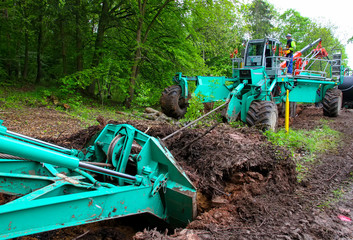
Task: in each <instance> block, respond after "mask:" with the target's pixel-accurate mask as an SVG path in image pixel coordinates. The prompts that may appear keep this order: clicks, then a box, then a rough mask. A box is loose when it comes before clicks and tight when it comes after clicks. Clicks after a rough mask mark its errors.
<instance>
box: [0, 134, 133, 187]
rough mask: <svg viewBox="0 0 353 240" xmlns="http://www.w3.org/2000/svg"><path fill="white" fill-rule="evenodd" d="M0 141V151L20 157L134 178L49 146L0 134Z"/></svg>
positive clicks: (34, 140)
mask: <svg viewBox="0 0 353 240" xmlns="http://www.w3.org/2000/svg"><path fill="white" fill-rule="evenodd" d="M7 134H9V132H7ZM11 134H12V135H11V136H21V138H22V137H25V138H26V139H27V140H31V141H33V142H35V143H37V142H39V141H40V140H37V139H33V138H28V137H26V136H23V135H20V134H16V133H15V134H13V133H12V132H11ZM9 135H10V134H9ZM0 142H2V144H0V152H1V153H5V154H9V155H13V156H17V157H21V158H24V159H28V160H32V161H37V162H43V163H49V164H53V165H56V166H62V167H66V168H69V169H76V168H82V169H86V170H91V171H94V172H97V173H101V174H105V175H109V176H114V177H119V178H125V179H129V180H133V181H135V180H136V177H135V176H131V175H128V174H125V173H120V172H116V171H113V170H110V169H106V168H102V167H98V166H94V165H91V164H87V163H83V162H80V159H79V158H78V157H76V156H72V155H69V154H64V153H61V152H58V151H55V150H52V149H49V148H45V147H42V146H38V145H34V144H31V143H29V142H25V141H21V140H18V139H15V138H13V137H8V136H3V135H0ZM53 146H55V145H53ZM69 151H70V150H69Z"/></svg>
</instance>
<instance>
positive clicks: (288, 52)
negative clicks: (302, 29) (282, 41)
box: [285, 33, 296, 74]
mask: <svg viewBox="0 0 353 240" xmlns="http://www.w3.org/2000/svg"><path fill="white" fill-rule="evenodd" d="M286 38H287V46H286V49H285V50H286V57H287V58H289V61H287V68H288V70H287V73H289V74H292V73H293V52H294V50H295V48H296V45H295V42H294V41H293V39H292V35H291V34H289V33H288V34H287V36H286Z"/></svg>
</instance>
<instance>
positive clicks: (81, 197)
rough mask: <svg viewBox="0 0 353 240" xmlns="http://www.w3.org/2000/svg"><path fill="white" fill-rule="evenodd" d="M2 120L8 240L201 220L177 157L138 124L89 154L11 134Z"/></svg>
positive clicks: (114, 128)
mask: <svg viewBox="0 0 353 240" xmlns="http://www.w3.org/2000/svg"><path fill="white" fill-rule="evenodd" d="M2 123H3V121H2V120H0V192H1V193H3V194H8V195H12V196H15V197H12V198H11V199H14V200H12V201H9V202H7V203H5V204H3V205H0V238H2V239H9V238H14V237H19V236H24V235H29V234H34V233H38V232H44V231H49V230H54V229H59V228H64V227H70V226H75V225H81V224H86V223H91V222H97V221H102V220H107V219H113V218H118V217H123V216H128V215H133V214H141V213H149V214H153V215H155V216H157V217H158V218H160V219H162V220H165V221H166V222H168V223H170V224H171V225H172V226H185V225H186V224H187V223H188V222H189V221H191V220H192V219H193V218H194V217H195V215H196V190H195V187H194V186H193V184H192V183H191V181H190V180H189V179H188V178H187V176H186V174H185V173H184V172H183V170H182V169H181V168H180V167H179V166H178V164H177V162H176V161H175V159H174V158H173V156H172V155H171V153H170V152H169V151H168V150H167V149H166V148H165V147H164V146H163V145H162V144H161V143H160V142H159V141H158V140H157V139H156V138H154V137H151V136H148V135H147V134H145V133H143V132H141V131H139V130H137V129H135V128H134V127H132V126H131V125H127V124H122V125H112V124H108V125H107V126H106V127H105V128H104V129H103V130H102V131H101V133H100V134H99V136H98V137H97V138H96V140H95V141H94V144H93V145H91V146H89V147H88V148H86V149H85V150H84V151H78V150H75V149H67V148H64V147H61V146H57V145H54V144H51V143H47V142H44V141H41V140H38V139H34V138H31V137H27V136H24V135H21V134H18V133H15V132H11V131H9V130H7V128H6V127H4V126H3V125H2Z"/></svg>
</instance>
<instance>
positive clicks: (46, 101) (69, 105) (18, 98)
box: [0, 86, 142, 127]
mask: <svg viewBox="0 0 353 240" xmlns="http://www.w3.org/2000/svg"><path fill="white" fill-rule="evenodd" d="M23 107H33V108H34V107H46V108H51V109H55V110H57V111H62V112H66V113H67V114H69V115H71V116H73V117H75V118H78V119H79V120H80V121H81V122H82V123H83V125H84V127H88V126H91V125H94V124H97V121H96V118H97V117H98V116H99V115H101V116H103V117H104V118H105V119H106V120H109V119H114V120H119V119H123V118H125V119H126V118H127V117H128V118H129V119H139V118H140V115H142V112H141V111H139V110H140V109H136V108H135V109H134V110H127V109H125V108H124V107H122V106H118V105H113V104H110V105H109V104H105V105H102V104H99V103H98V102H97V101H94V100H93V99H90V98H86V97H84V96H83V95H81V94H77V95H70V96H63V95H61V92H60V91H59V90H58V89H56V88H54V87H51V88H48V87H44V86H42V87H36V88H33V89H32V88H28V89H22V88H16V89H15V88H0V109H13V108H15V109H22V108H23Z"/></svg>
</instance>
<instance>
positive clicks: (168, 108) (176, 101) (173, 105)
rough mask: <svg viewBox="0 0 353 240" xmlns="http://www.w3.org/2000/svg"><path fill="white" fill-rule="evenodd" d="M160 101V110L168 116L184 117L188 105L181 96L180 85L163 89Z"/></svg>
mask: <svg viewBox="0 0 353 240" xmlns="http://www.w3.org/2000/svg"><path fill="white" fill-rule="evenodd" d="M160 103H161V108H162V112H163V113H164V114H165V115H167V116H168V117H172V118H176V119H180V118H182V117H184V115H185V113H186V109H187V107H188V101H187V99H185V98H183V97H182V96H181V87H180V86H178V85H173V86H170V87H167V88H166V89H164V91H163V92H162V96H161V99H160Z"/></svg>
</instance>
